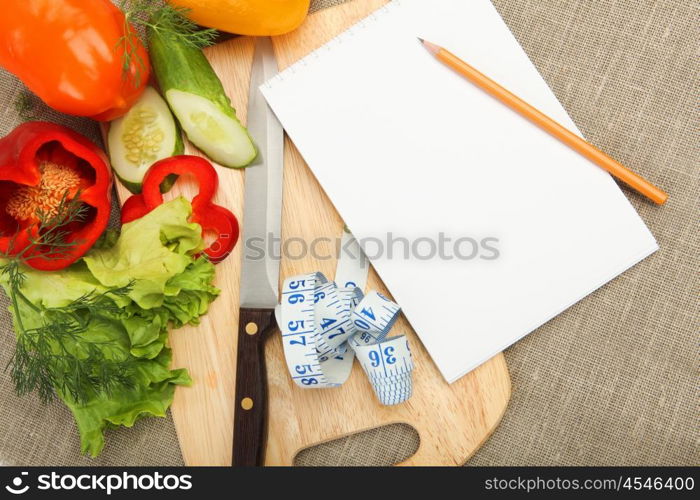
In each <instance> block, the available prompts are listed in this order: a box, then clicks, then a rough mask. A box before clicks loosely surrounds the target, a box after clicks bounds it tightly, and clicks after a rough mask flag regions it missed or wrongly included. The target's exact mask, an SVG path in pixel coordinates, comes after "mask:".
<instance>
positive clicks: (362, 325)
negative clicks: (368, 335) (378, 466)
mask: <svg viewBox="0 0 700 500" xmlns="http://www.w3.org/2000/svg"><path fill="white" fill-rule="evenodd" d="M355 326H357V328H359V329H360V330H369V324H368V323H367V322H366V321H363V320H361V319H356V320H355Z"/></svg>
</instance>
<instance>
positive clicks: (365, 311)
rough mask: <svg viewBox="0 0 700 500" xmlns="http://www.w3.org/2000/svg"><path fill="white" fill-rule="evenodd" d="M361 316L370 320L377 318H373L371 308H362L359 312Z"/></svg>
mask: <svg viewBox="0 0 700 500" xmlns="http://www.w3.org/2000/svg"><path fill="white" fill-rule="evenodd" d="M360 312H361V313H362V314H364V315H365V316H367V317H368V318H372V319H373V320H376V319H377V318H376V317H375V316H374V311H372V308H371V307H369V308H367V307H364V308H362V311H360Z"/></svg>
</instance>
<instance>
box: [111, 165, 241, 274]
mask: <svg viewBox="0 0 700 500" xmlns="http://www.w3.org/2000/svg"><path fill="white" fill-rule="evenodd" d="M173 174H175V175H177V176H179V177H182V176H186V175H192V176H193V177H194V178H195V179H196V180H197V183H198V184H199V192H198V193H197V195H196V196H195V197H194V198H193V199H192V218H191V220H192V222H196V223H197V224H199V225H200V226H202V233H203V234H206V233H213V234H215V235H216V240H214V242H213V243H212V244H211V245H210V246H209V247H208V248H207V249H206V250H204V253H205V254H207V256H208V257H209V259H210V260H211V261H212V262H221V261H222V260H224V259H225V258H226V257H227V256H228V255H229V254H230V253H231V251H232V250H233V248H234V247H235V246H236V242H237V241H238V235H239V227H238V219H236V216H235V215H233V214H232V213H231V211H230V210H228V209H226V208H224V207H222V206H219V205H216V204H214V203H213V202H212V199H213V198H214V195H215V194H216V190H217V189H218V186H219V176H218V175H217V174H216V170H214V167H213V166H212V164H211V163H209V162H208V161H207V160H205V159H204V158H200V157H199V156H190V155H179V156H173V157H171V158H164V159H162V160H160V161H157V162H156V163H154V164H153V166H151V168H150V169H149V170H148V172H147V173H146V175H145V177H144V178H143V185H142V191H141V194H140V195H134V196H132V197H130V198H129V199H128V200H126V203H124V206H123V207H122V223H123V224H125V223H127V222H131V221H132V220H134V219H138V218H139V217H142V216H144V215H145V214H147V213H148V212H150V211H151V210H153V209H154V208H156V207H157V206H159V205H160V204H161V203H163V193H162V192H161V189H160V186H161V184H162V182H163V181H164V180H165V179H166V177H168V176H170V175H173Z"/></svg>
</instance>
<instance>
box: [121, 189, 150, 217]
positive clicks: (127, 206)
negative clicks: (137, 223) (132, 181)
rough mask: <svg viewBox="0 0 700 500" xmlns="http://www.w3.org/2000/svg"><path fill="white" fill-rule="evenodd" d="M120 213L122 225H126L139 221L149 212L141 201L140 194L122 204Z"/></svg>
mask: <svg viewBox="0 0 700 500" xmlns="http://www.w3.org/2000/svg"><path fill="white" fill-rule="evenodd" d="M121 212H122V216H121V221H122V224H127V223H129V222H131V221H134V220H136V219H140V218H141V217H143V216H144V215H146V214H147V213H148V212H150V210H148V208H147V207H146V203H145V202H144V201H143V196H142V195H140V194H135V195H133V196H131V197H129V199H127V200H126V201H125V202H124V205H122V210H121Z"/></svg>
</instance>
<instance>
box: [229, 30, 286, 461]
mask: <svg viewBox="0 0 700 500" xmlns="http://www.w3.org/2000/svg"><path fill="white" fill-rule="evenodd" d="M277 72H278V67H277V62H276V60H275V55H274V51H273V49H272V41H271V40H270V38H269V37H259V38H256V40H255V55H254V57H253V68H252V71H251V76H250V94H249V97H248V121H247V127H248V131H249V133H250V135H251V136H252V137H253V138H254V140H255V141H256V144H257V146H258V157H257V158H256V160H255V162H254V163H253V164H252V165H251V166H249V167H248V168H247V169H246V172H245V200H244V205H243V244H244V249H243V264H242V268H241V289H240V297H241V298H240V309H239V312H240V313H239V323H238V351H237V362H236V400H235V406H234V423H233V465H235V466H255V465H262V464H263V461H264V453H265V440H266V434H267V429H266V426H267V375H266V371H265V339H266V338H267V337H269V336H270V334H271V332H272V331H274V330H275V329H276V326H277V325H276V322H275V314H274V311H275V306H276V305H277V302H278V296H279V265H280V261H279V259H280V256H279V252H277V251H276V250H277V249H276V248H275V247H277V246H278V245H279V243H280V235H281V234H280V233H281V219H282V180H283V165H284V157H283V153H284V149H283V148H284V143H283V140H284V135H283V130H282V126H281V125H280V123H279V121H278V120H277V118H276V117H275V115H274V113H273V112H272V110H271V109H270V108H269V106H268V105H267V102H266V101H265V98H264V97H263V96H262V93H261V92H260V90H259V87H260V85H262V84H263V83H264V82H265V81H266V80H268V79H269V78H272V77H273V76H274V75H276V74H277Z"/></svg>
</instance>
